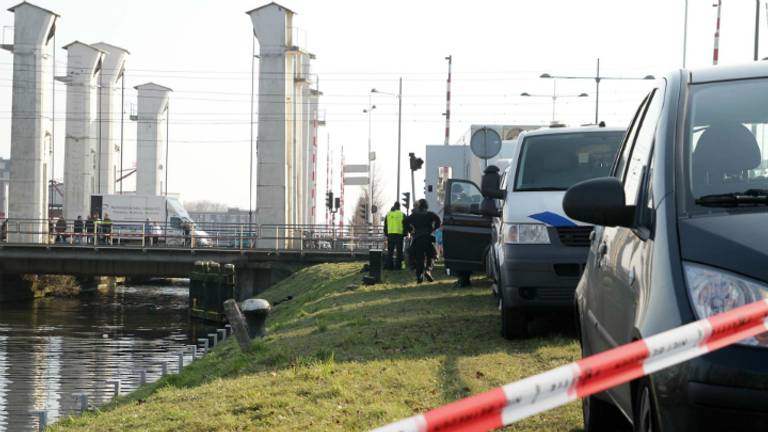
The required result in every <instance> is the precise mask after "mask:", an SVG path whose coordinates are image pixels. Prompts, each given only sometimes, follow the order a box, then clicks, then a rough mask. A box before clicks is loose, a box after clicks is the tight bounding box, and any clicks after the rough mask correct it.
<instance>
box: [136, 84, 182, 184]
mask: <svg viewBox="0 0 768 432" xmlns="http://www.w3.org/2000/svg"><path fill="white" fill-rule="evenodd" d="M135 89H136V90H138V91H139V95H138V104H137V115H136V117H132V120H136V127H137V129H136V194H137V195H163V194H165V193H167V187H166V184H165V179H166V166H165V164H166V159H167V155H168V106H169V103H170V97H171V92H172V91H173V90H171V89H169V88H168V87H163V86H161V85H158V84H155V83H151V82H150V83H146V84H142V85H139V86H136V87H135Z"/></svg>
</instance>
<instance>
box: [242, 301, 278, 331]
mask: <svg viewBox="0 0 768 432" xmlns="http://www.w3.org/2000/svg"><path fill="white" fill-rule="evenodd" d="M240 310H242V311H243V315H245V320H246V322H247V323H248V335H249V336H250V337H251V338H257V337H264V335H266V334H267V316H268V315H269V312H270V311H271V310H272V306H271V305H270V304H269V302H268V301H266V300H264V299H248V300H245V301H243V302H242V303H240Z"/></svg>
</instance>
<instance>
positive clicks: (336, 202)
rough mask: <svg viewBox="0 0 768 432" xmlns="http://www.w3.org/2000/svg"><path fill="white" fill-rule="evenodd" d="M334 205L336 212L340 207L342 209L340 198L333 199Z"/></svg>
mask: <svg viewBox="0 0 768 432" xmlns="http://www.w3.org/2000/svg"><path fill="white" fill-rule="evenodd" d="M333 205H334V207H336V208H335V210H338V209H339V207H341V198H339V197H336V198H334V199H333Z"/></svg>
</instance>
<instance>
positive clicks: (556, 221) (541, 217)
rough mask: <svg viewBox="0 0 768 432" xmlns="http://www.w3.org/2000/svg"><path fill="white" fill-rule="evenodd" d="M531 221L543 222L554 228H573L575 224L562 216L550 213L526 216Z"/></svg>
mask: <svg viewBox="0 0 768 432" xmlns="http://www.w3.org/2000/svg"><path fill="white" fill-rule="evenodd" d="M528 217H529V218H531V219H536V220H537V221H539V222H544V223H545V224H547V225H552V226H554V227H574V226H576V224H575V223H574V222H573V221H572V220H570V219H568V218H565V217H563V216H560V215H559V214H557V213H552V212H548V211H546V212H543V213H536V214H532V215H529V216H528Z"/></svg>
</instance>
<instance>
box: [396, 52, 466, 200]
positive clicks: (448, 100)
mask: <svg viewBox="0 0 768 432" xmlns="http://www.w3.org/2000/svg"><path fill="white" fill-rule="evenodd" d="M445 59H446V60H448V85H447V91H446V93H445V145H448V144H449V140H450V136H451V62H452V60H453V56H451V55H449V56H448V57H446V58H445ZM399 196H400V195H398V197H399Z"/></svg>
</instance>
